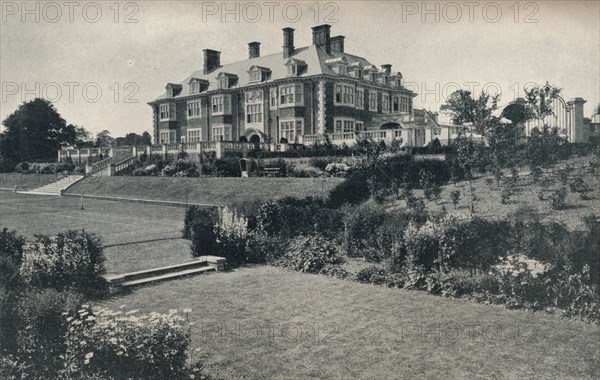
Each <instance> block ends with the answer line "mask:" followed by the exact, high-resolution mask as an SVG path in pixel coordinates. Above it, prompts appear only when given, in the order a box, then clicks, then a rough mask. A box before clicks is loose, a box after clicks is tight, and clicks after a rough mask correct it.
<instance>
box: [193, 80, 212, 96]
mask: <svg viewBox="0 0 600 380" xmlns="http://www.w3.org/2000/svg"><path fill="white" fill-rule="evenodd" d="M188 84H189V86H190V94H199V93H201V92H202V91H204V90H206V89H207V88H208V81H206V80H203V79H198V78H192V79H190V81H189V82H188Z"/></svg>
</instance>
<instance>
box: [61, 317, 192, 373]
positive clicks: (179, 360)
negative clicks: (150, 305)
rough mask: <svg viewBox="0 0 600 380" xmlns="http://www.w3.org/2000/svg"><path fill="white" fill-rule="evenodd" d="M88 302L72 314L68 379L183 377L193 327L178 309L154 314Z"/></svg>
mask: <svg viewBox="0 0 600 380" xmlns="http://www.w3.org/2000/svg"><path fill="white" fill-rule="evenodd" d="M134 314H135V311H133V310H132V311H130V312H127V313H126V314H125V315H122V312H121V311H118V312H114V311H112V310H108V309H100V310H98V311H97V312H96V313H92V310H91V309H90V308H89V307H84V308H82V309H81V310H79V311H78V313H77V315H76V316H75V317H74V318H73V317H71V318H69V319H68V320H69V333H68V335H67V339H66V344H67V351H66V354H65V362H66V363H65V367H64V369H63V370H62V371H61V375H62V376H63V377H64V378H114V379H156V380H158V379H184V378H187V379H189V378H193V377H190V370H189V368H187V366H186V359H187V349H188V346H189V344H190V332H189V330H188V329H187V328H186V326H185V324H184V321H185V320H184V319H183V318H182V317H180V316H178V315H177V314H176V311H175V310H172V311H170V312H169V314H158V313H152V314H150V316H140V317H137V316H135V315H134Z"/></svg>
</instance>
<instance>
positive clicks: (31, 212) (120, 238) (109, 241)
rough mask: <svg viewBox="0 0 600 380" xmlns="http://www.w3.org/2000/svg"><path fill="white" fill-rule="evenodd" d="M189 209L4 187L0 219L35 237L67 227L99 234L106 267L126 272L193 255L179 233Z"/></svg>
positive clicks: (13, 227)
mask: <svg viewBox="0 0 600 380" xmlns="http://www.w3.org/2000/svg"><path fill="white" fill-rule="evenodd" d="M184 213H185V209H183V208H180V207H170V206H162V205H149V204H134V203H121V202H115V201H103V200H95V199H85V200H84V209H83V210H81V203H80V199H79V198H72V197H53V196H36V195H25V194H15V193H12V192H5V191H0V224H2V226H3V227H7V228H9V229H11V230H12V229H14V230H16V231H17V232H18V233H19V234H21V235H23V236H25V237H27V238H32V237H33V235H36V234H44V235H49V234H56V233H57V232H61V231H65V230H68V229H85V230H86V231H88V232H93V233H95V234H98V235H99V236H100V237H101V238H102V242H103V244H104V245H105V246H107V247H106V248H105V255H106V258H107V261H106V269H107V272H108V273H123V272H129V271H135V270H141V269H149V268H154V267H158V266H164V265H169V264H176V263H179V262H185V261H189V260H190V259H191V255H190V249H189V242H188V241H187V240H182V239H180V237H181V229H182V228H183V216H184Z"/></svg>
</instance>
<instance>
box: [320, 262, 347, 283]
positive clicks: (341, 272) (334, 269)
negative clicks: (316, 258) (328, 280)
mask: <svg viewBox="0 0 600 380" xmlns="http://www.w3.org/2000/svg"><path fill="white" fill-rule="evenodd" d="M319 274H321V275H323V276H329V277H335V278H337V279H339V280H343V279H346V278H349V277H352V274H351V273H350V272H348V271H347V270H346V269H344V268H342V267H340V266H339V265H337V264H325V265H324V266H323V268H321V270H320V271H319Z"/></svg>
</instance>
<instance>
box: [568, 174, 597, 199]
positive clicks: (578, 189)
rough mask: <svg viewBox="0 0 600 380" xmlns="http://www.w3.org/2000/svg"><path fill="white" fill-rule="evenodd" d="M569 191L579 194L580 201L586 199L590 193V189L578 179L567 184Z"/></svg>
mask: <svg viewBox="0 0 600 380" xmlns="http://www.w3.org/2000/svg"><path fill="white" fill-rule="evenodd" d="M569 189H570V190H571V192H572V193H579V195H580V197H581V199H587V198H588V193H589V192H590V191H592V189H591V187H590V186H588V184H587V183H585V181H584V180H583V179H582V178H581V177H578V178H576V179H574V180H573V181H571V182H570V183H569Z"/></svg>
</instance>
